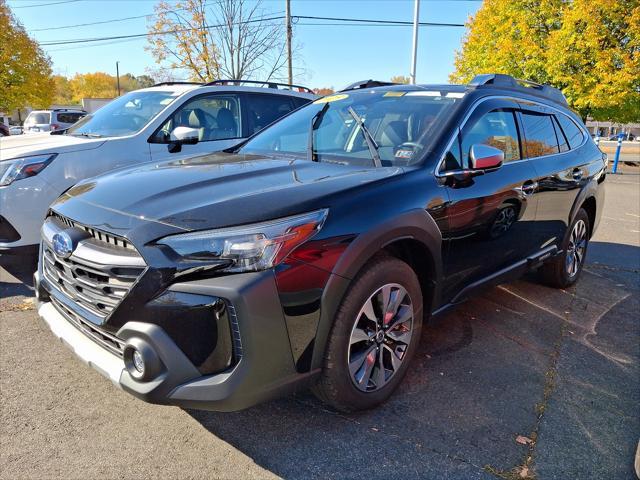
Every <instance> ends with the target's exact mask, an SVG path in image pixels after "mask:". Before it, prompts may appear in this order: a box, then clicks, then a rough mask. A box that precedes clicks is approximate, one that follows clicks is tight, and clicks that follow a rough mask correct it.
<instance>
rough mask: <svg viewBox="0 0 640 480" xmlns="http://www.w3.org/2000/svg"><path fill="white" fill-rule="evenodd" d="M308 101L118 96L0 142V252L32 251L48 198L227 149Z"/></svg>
mask: <svg viewBox="0 0 640 480" xmlns="http://www.w3.org/2000/svg"><path fill="white" fill-rule="evenodd" d="M314 98H316V96H315V95H313V93H312V92H311V90H309V89H308V88H305V87H300V86H297V85H286V84H278V83H273V82H268V83H266V82H251V81H243V80H233V81H225V80H218V81H216V82H211V83H209V84H205V85H203V84H194V83H184V82H181V83H163V84H158V85H156V86H154V87H151V88H145V89H142V90H136V91H134V92H130V93H127V94H126V95H123V96H122V97H119V98H117V99H115V100H113V101H112V102H110V103H109V104H107V105H105V106H104V107H102V108H101V109H99V110H97V111H96V112H95V113H93V114H89V115H87V116H85V117H84V118H82V119H81V120H80V121H79V122H78V123H76V124H74V125H73V126H71V127H70V128H68V129H66V130H58V131H55V132H51V133H38V134H31V135H20V136H17V137H11V136H9V137H2V138H1V139H0V251H12V250H15V249H17V248H18V247H32V246H34V245H36V244H37V243H38V242H39V238H40V226H41V225H42V221H43V220H44V217H45V215H46V212H47V208H48V206H49V204H50V203H51V202H53V200H55V199H56V198H57V197H58V196H60V194H62V193H63V192H64V191H65V190H67V189H68V188H69V187H71V186H72V185H74V184H75V183H77V182H78V181H79V180H83V179H85V178H89V177H93V176H96V175H98V174H101V173H104V172H107V171H109V170H113V169H115V168H119V167H124V166H128V165H134V164H137V163H142V162H148V161H162V160H166V159H177V158H182V157H188V156H193V155H197V154H203V153H209V152H214V151H219V150H223V149H225V148H229V147H231V146H233V145H235V144H237V143H240V142H241V141H242V140H243V139H244V138H246V137H248V136H250V135H252V134H253V133H255V132H257V131H258V130H260V129H262V128H264V127H265V126H267V125H268V124H270V123H272V122H273V121H275V120H277V119H279V118H280V117H282V116H283V115H285V114H287V113H288V112H290V111H291V110H294V109H296V108H298V107H300V106H302V105H305V104H307V103H309V102H310V101H312V100H313V99H314Z"/></svg>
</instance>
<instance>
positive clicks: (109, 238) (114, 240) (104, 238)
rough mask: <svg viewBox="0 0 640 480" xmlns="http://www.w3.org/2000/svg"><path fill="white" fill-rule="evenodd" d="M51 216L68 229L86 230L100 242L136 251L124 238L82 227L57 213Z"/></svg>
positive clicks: (52, 213)
mask: <svg viewBox="0 0 640 480" xmlns="http://www.w3.org/2000/svg"><path fill="white" fill-rule="evenodd" d="M50 216H52V217H54V218H57V219H58V220H59V221H60V222H62V223H63V224H64V225H66V226H67V227H71V228H77V229H79V230H84V231H85V232H87V233H88V234H89V235H91V236H92V237H93V238H94V239H95V240H97V241H98V242H103V243H106V244H107V245H111V246H114V247H119V248H125V249H127V250H133V251H134V252H135V251H136V248H135V247H134V246H133V245H132V244H131V243H129V242H127V241H126V240H125V239H124V238H120V237H117V236H115V235H111V234H110V233H106V232H103V231H102V230H96V229H95V228H91V227H87V226H86V225H81V224H79V223H77V222H74V221H73V220H71V219H70V218H67V217H65V216H63V215H60V214H59V213H56V212H51V213H50Z"/></svg>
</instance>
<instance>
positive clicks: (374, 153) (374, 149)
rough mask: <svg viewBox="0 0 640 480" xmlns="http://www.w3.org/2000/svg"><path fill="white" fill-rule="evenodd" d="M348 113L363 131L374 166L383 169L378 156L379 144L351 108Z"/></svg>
mask: <svg viewBox="0 0 640 480" xmlns="http://www.w3.org/2000/svg"><path fill="white" fill-rule="evenodd" d="M347 112H349V114H350V115H351V116H352V117H353V119H354V120H355V121H356V123H357V124H358V126H359V127H360V128H361V129H362V133H363V135H364V139H365V141H366V142H367V147H369V151H370V152H371V159H372V160H373V164H374V165H375V166H376V167H381V166H382V162H381V161H380V155H378V148H379V147H378V144H377V143H376V141H375V140H374V139H373V135H371V132H369V129H368V128H367V127H365V125H364V120H362V118H361V117H360V116H359V115H358V114H357V113H356V111H355V110H354V109H353V108H351V107H349V108H347Z"/></svg>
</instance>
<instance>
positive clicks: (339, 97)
mask: <svg viewBox="0 0 640 480" xmlns="http://www.w3.org/2000/svg"><path fill="white" fill-rule="evenodd" d="M345 98H349V95H347V94H346V93H340V94H338V95H329V96H328V97H322V98H319V99H318V100H316V101H315V102H313V103H329V102H337V101H338V100H344V99H345Z"/></svg>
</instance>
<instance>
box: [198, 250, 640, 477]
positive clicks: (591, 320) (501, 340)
mask: <svg viewBox="0 0 640 480" xmlns="http://www.w3.org/2000/svg"><path fill="white" fill-rule="evenodd" d="M592 246H593V247H594V248H593V251H592V252H590V255H591V257H590V258H591V259H592V261H597V262H599V263H597V264H593V265H588V267H589V268H587V270H586V271H585V273H584V275H583V277H582V278H581V280H580V282H579V283H578V284H577V285H576V286H574V287H572V288H571V289H568V290H566V291H565V290H555V289H550V288H547V287H544V286H542V285H540V284H539V283H537V279H536V276H535V275H533V274H532V275H529V276H527V277H525V278H524V279H522V280H520V281H517V282H513V283H510V284H505V285H501V286H499V287H496V288H493V289H491V290H490V291H488V292H486V293H485V294H484V295H482V296H480V297H477V298H475V299H473V300H471V301H469V302H466V303H464V304H462V305H460V306H458V307H456V308H455V309H454V310H453V311H451V312H450V313H448V314H446V315H444V316H443V317H441V319H439V320H438V321H436V322H433V323H431V324H430V325H428V326H426V327H425V328H424V330H423V336H422V341H421V346H420V348H419V350H418V352H417V354H416V357H415V358H414V360H413V364H412V368H411V369H410V371H409V372H408V374H407V377H406V378H405V380H404V381H403V383H402V384H401V386H400V388H399V390H398V391H397V392H396V393H395V394H394V395H393V396H392V397H391V399H390V400H389V401H388V402H386V403H385V404H383V405H381V406H380V407H378V408H376V409H373V410H370V411H367V412H362V413H356V414H342V413H337V412H334V411H332V410H331V409H329V408H328V407H326V406H325V405H323V404H322V403H321V402H319V401H318V400H316V399H315V397H313V396H312V395H311V394H310V393H300V394H298V395H296V396H292V397H288V398H285V399H281V400H276V401H272V402H268V403H266V404H263V405H258V406H256V407H253V408H250V409H248V410H245V411H241V412H235V413H216V412H205V411H195V410H188V411H187V412H188V413H189V415H191V416H192V417H193V418H194V419H195V420H196V421H198V422H199V423H200V424H201V425H202V426H203V427H204V428H206V429H207V430H208V431H210V432H211V433H212V434H214V435H216V436H217V437H219V438H221V439H223V440H225V441H226V442H228V443H229V444H231V445H233V446H234V447H236V448H238V449H239V450H240V451H242V452H243V453H245V454H246V455H248V456H249V457H251V458H252V459H253V460H254V461H255V462H256V463H257V464H259V465H261V466H262V467H264V468H266V469H268V470H270V471H271V472H273V473H274V474H276V475H279V476H281V477H284V478H310V477H313V478H333V477H338V478H354V477H357V478H367V477H374V478H379V477H385V478H465V479H466V478H495V477H494V476H493V475H489V473H488V472H493V473H496V472H498V473H499V472H503V473H504V472H506V473H508V472H512V471H514V469H516V470H517V468H519V466H521V465H524V464H525V463H526V462H527V458H528V457H529V456H530V455H531V452H532V451H533V448H534V444H531V445H525V444H520V443H518V442H516V437H517V436H519V435H522V436H523V437H524V438H527V439H528V438H530V437H534V438H535V437H536V436H537V435H538V434H539V432H538V428H539V425H540V422H541V416H540V412H541V411H544V409H545V406H546V404H547V403H548V402H549V401H550V399H551V392H552V391H553V388H554V387H555V385H554V384H553V382H552V380H551V379H556V378H557V375H558V371H559V369H561V368H562V365H561V364H560V363H559V362H560V360H559V358H561V349H562V348H563V345H573V347H571V348H576V349H580V352H581V353H580V355H582V356H583V358H582V359H581V361H583V362H584V365H583V366H582V367H581V368H596V366H598V367H599V368H613V369H614V370H615V369H617V368H618V367H619V365H615V363H616V362H617V361H619V360H620V359H623V361H626V360H628V359H630V358H632V359H633V362H635V363H634V365H635V366H637V361H638V359H637V358H635V357H638V352H635V353H634V351H633V349H630V348H629V341H630V340H629V337H628V335H631V341H633V338H638V335H637V332H635V330H637V328H636V329H635V330H633V328H634V327H631V326H630V327H629V328H630V329H631V330H629V329H628V330H627V332H626V333H618V331H617V330H616V329H615V328H610V325H613V324H614V323H610V322H614V319H613V309H615V308H618V309H619V308H623V311H624V312H626V313H624V315H626V317H625V318H627V317H629V318H627V319H626V321H625V322H626V323H629V322H631V321H632V320H633V319H632V316H633V315H632V313H630V312H629V310H630V309H631V308H635V307H633V306H630V305H631V303H633V302H635V300H633V298H634V297H633V296H632V295H631V294H630V293H629V287H628V286H623V285H622V284H620V283H616V282H618V281H619V280H618V279H617V278H616V276H615V275H614V273H615V272H614V270H615V269H616V268H617V267H615V266H613V267H606V268H602V269H599V268H598V265H604V262H605V261H606V259H607V258H609V256H613V257H612V258H616V257H618V256H620V258H626V259H627V260H628V262H627V263H629V262H630V261H631V259H633V258H636V256H637V255H639V254H640V248H638V247H632V246H627V245H619V244H602V243H599V242H594V244H593V245H592ZM603 252H606V254H607V255H606V256H605V255H604V254H603ZM590 268H591V269H593V272H592V271H590ZM631 275H635V280H636V282H637V272H636V273H635V274H633V272H632V273H631ZM631 285H632V284H631ZM636 285H637V283H636ZM636 288H637V286H636ZM602 292H607V295H604V296H603V295H602ZM635 294H636V295H637V294H638V292H637V291H636V293H635ZM629 302H631V303H629ZM634 305H635V303H634ZM625 308H626V310H624V309H625ZM610 310H611V312H612V314H611V315H610V314H609V311H610ZM619 314H620V313H619V312H616V315H619ZM615 323H616V324H618V323H619V320H618V319H617V317H616V319H615ZM630 325H632V324H630ZM600 329H602V331H603V332H604V333H601V334H600V336H598V332H599V331H600ZM617 335H627V336H626V337H625V338H624V339H622V337H617ZM633 335H635V337H634V336H633ZM566 348H569V347H566ZM616 349H617V350H618V352H617V351H616ZM625 359H626V360H625ZM567 362H568V363H571V362H573V359H572V358H569V359H568V360H567ZM624 368H627V366H624ZM634 368H635V367H634ZM633 374H634V373H633V372H631V373H630V372H629V371H625V373H624V375H625V376H627V375H631V377H629V378H630V379H631V378H632V376H633ZM567 376H568V377H571V378H573V376H574V373H573V372H572V373H570V374H567ZM625 378H626V377H625ZM553 381H555V380H553ZM602 388H603V389H608V388H610V387H609V386H608V385H606V384H605V385H603V387H602ZM620 388H622V387H620ZM614 390H615V387H614ZM589 394H593V395H596V394H595V393H593V392H590V393H589ZM590 401H591V403H593V401H599V399H597V398H596V399H595V400H593V399H591V400H590ZM586 404H587V405H589V403H588V401H587V403H586ZM634 405H635V406H637V399H634V398H630V399H628V400H627V403H624V402H623V404H622V405H618V406H616V408H617V410H616V412H615V413H612V415H619V412H620V411H624V410H625V409H629V408H631V410H632V411H633V409H634V408H635V406H634ZM558 408H561V407H558ZM609 413H611V412H604V413H602V412H599V413H598V414H597V415H595V413H594V412H589V411H588V407H587V410H585V412H584V417H585V418H583V419H582V421H583V422H585V423H588V422H589V421H591V420H592V418H591V416H592V414H593V416H594V417H598V418H601V417H602V418H604V419H607V418H608V417H607V414H609ZM602 418H601V419H600V420H598V421H602V422H604V421H610V420H603V419H602ZM562 421H564V420H562ZM554 428H559V429H560V430H562V429H563V425H555V426H554ZM633 428H635V427H633V425H631V426H630V427H629V429H633ZM587 433H588V432H587ZM625 433H628V432H625ZM549 435H550V437H552V435H551V434H549ZM603 435H604V434H603ZM626 440H627V439H626V438H621V439H618V441H619V442H620V441H622V443H624V441H626ZM628 440H629V444H630V445H632V446H633V445H635V443H634V442H635V441H637V438H636V439H635V440H634V439H632V438H629V439H628ZM573 441H574V443H575V445H576V446H574V447H573V448H574V449H576V450H577V453H576V455H581V454H585V452H586V454H587V455H591V457H592V458H595V462H596V463H597V465H598V467H595V468H600V469H601V470H600V471H601V472H603V474H604V473H605V472H607V471H608V472H609V473H611V474H612V475H611V476H610V477H609V478H624V477H622V476H621V477H618V476H616V475H615V472H616V471H617V470H619V469H620V468H624V458H618V457H616V455H620V454H619V452H616V453H611V452H608V453H607V455H606V456H604V457H602V458H600V457H599V456H598V455H595V456H594V454H593V446H592V445H591V444H590V442H591V441H592V439H590V438H588V435H587V434H584V433H583V434H582V437H580V435H579V433H578V434H576V437H575V438H574V439H573ZM554 447H556V448H559V449H560V450H562V448H563V446H562V445H554ZM612 448H613V447H612ZM530 449H531V450H530ZM538 462H540V464H541V466H542V465H543V464H544V459H542V458H540V459H538ZM620 465H622V467H620ZM584 466H588V468H594V467H592V466H591V465H588V463H585V465H572V464H571V463H570V461H569V464H554V465H553V466H552V468H555V469H556V470H555V471H549V470H548V468H549V467H548V466H546V467H547V470H546V471H547V473H549V474H554V475H555V474H559V475H560V477H562V476H563V475H568V474H569V472H573V473H575V474H578V476H580V473H581V472H582V473H585V471H584V470H580V468H582V467H584ZM572 468H573V469H574V470H571V469H572ZM563 469H564V470H563ZM567 469H569V470H567ZM576 469H577V470H576ZM594 472H595V470H594V471H592V473H594Z"/></svg>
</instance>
